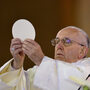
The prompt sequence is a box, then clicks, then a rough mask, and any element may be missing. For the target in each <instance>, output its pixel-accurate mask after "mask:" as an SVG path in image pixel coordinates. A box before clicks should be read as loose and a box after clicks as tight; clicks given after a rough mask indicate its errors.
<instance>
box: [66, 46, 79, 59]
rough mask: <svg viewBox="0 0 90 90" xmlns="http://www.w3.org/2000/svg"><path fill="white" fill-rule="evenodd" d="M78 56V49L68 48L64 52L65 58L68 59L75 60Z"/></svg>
mask: <svg viewBox="0 0 90 90" xmlns="http://www.w3.org/2000/svg"><path fill="white" fill-rule="evenodd" d="M78 56H79V48H77V47H69V48H67V49H66V50H65V57H66V58H68V59H70V58H71V59H74V58H75V59H76V58H78Z"/></svg>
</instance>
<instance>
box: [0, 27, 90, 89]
mask: <svg viewBox="0 0 90 90" xmlns="http://www.w3.org/2000/svg"><path fill="white" fill-rule="evenodd" d="M51 42H52V45H53V46H55V59H51V58H49V57H47V56H45V55H44V53H43V52H42V49H41V47H40V45H39V44H38V43H37V42H35V41H33V40H31V39H26V40H25V41H23V42H21V40H20V39H18V38H16V39H12V41H11V46H10V51H11V54H12V56H13V58H14V60H10V61H9V62H7V63H6V64H5V65H4V66H3V67H1V70H0V71H1V72H0V80H1V81H0V90H82V89H83V88H84V87H88V88H90V81H89V77H87V76H89V74H90V59H89V58H85V57H86V55H87V53H88V49H89V38H88V35H87V34H86V33H85V32H84V31H83V30H81V29H79V28H77V27H74V26H68V27H66V28H63V29H62V30H60V31H59V32H58V33H57V35H56V38H55V39H53V40H52V41H51ZM25 55H27V56H28V57H29V58H30V60H32V61H33V62H34V63H35V64H36V66H34V67H33V68H31V69H29V70H27V71H24V70H23V63H24V58H25ZM85 79H87V80H85ZM3 85H4V86H3ZM88 90H89V89H88Z"/></svg>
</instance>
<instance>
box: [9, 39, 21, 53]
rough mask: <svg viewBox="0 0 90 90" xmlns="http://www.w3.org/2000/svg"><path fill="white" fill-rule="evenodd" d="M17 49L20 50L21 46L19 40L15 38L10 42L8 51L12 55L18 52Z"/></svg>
mask: <svg viewBox="0 0 90 90" xmlns="http://www.w3.org/2000/svg"><path fill="white" fill-rule="evenodd" d="M17 49H22V44H21V40H20V39H18V38H15V39H12V40H11V46H10V51H11V53H12V54H13V52H15V53H16V52H17V51H18V50H17ZM20 51H21V50H20Z"/></svg>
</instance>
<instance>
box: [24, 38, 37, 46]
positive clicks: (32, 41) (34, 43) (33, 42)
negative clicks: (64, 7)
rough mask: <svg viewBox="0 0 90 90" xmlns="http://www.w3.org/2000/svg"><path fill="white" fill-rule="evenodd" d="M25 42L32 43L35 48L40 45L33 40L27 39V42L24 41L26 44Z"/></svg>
mask: <svg viewBox="0 0 90 90" xmlns="http://www.w3.org/2000/svg"><path fill="white" fill-rule="evenodd" d="M25 42H29V43H31V44H32V45H34V46H36V45H38V43H37V42H35V41H34V40H32V39H26V40H25V41H24V43H25Z"/></svg>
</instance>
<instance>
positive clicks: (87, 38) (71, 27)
mask: <svg viewBox="0 0 90 90" xmlns="http://www.w3.org/2000/svg"><path fill="white" fill-rule="evenodd" d="M69 28H70V29H76V30H78V31H80V32H81V33H82V34H83V35H84V36H85V37H86V42H87V47H88V48H89V47H90V39H89V37H88V34H87V33H86V32H85V31H84V30H83V29H81V28H78V27H75V26H67V27H65V28H63V29H69Z"/></svg>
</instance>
